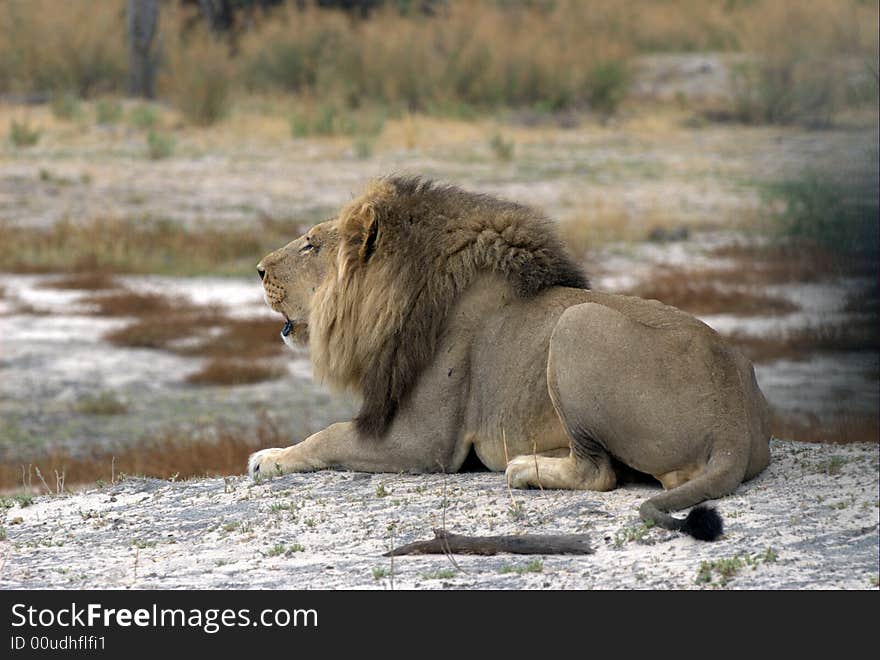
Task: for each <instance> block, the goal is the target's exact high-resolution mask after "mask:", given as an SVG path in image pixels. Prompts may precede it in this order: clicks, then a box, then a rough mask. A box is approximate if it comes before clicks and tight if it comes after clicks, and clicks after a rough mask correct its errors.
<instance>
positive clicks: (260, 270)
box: [257, 266, 266, 280]
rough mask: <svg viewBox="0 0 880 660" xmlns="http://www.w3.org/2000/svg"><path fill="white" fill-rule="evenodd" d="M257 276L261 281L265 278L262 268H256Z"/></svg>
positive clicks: (264, 271) (264, 270)
mask: <svg viewBox="0 0 880 660" xmlns="http://www.w3.org/2000/svg"><path fill="white" fill-rule="evenodd" d="M257 274H258V275H259V276H260V279H261V280H262V279H263V278H264V277H266V269H265V268H263V267H262V266H257Z"/></svg>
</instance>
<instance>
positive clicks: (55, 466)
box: [0, 412, 291, 490]
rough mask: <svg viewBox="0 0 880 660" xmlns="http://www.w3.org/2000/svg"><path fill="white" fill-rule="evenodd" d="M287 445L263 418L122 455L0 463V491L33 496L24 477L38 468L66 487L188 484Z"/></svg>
mask: <svg viewBox="0 0 880 660" xmlns="http://www.w3.org/2000/svg"><path fill="white" fill-rule="evenodd" d="M290 442H291V438H290V437H288V436H287V435H286V434H285V433H283V432H282V431H281V430H280V429H279V428H278V426H277V425H276V424H275V422H274V421H273V420H272V419H271V417H269V415H268V414H266V413H265V412H264V413H261V414H260V415H259V417H258V420H257V423H256V425H255V426H252V427H246V426H243V425H240V424H234V423H218V424H215V425H212V426H209V427H206V428H202V429H199V430H197V431H185V430H182V429H177V428H174V429H168V430H166V431H163V432H161V433H159V434H157V435H156V436H154V437H148V438H143V439H142V440H141V441H140V442H138V443H137V444H136V445H133V446H130V447H125V448H122V449H116V450H109V449H94V450H92V452H91V453H89V454H85V455H82V454H79V453H76V454H74V453H71V452H70V451H68V450H64V449H56V450H52V451H49V452H47V453H46V454H44V455H41V456H38V457H36V458H35V459H34V460H33V461H30V462H28V463H21V462H20V461H16V460H14V459H11V458H10V459H6V461H5V462H3V463H0V489H3V490H9V489H15V488H21V487H24V488H26V489H28V490H32V489H33V486H34V483H32V478H31V479H28V476H27V475H28V474H31V475H33V473H34V468H39V470H40V472H41V473H42V474H44V475H50V474H51V475H54V474H55V471H57V472H58V473H59V474H62V473H63V474H64V475H65V483H66V484H68V485H69V486H70V485H84V484H92V483H95V482H96V481H98V480H101V481H104V482H107V483H110V482H111V479H113V478H116V479H119V478H120V476H121V475H146V476H150V477H158V478H161V479H168V478H179V479H186V478H190V477H203V476H223V475H231V474H243V473H244V470H245V465H246V464H247V458H248V456H249V455H250V454H251V453H252V452H254V451H257V450H258V449H262V448H264V447H279V446H286V445H289V444H290ZM22 468H24V472H25V479H24V481H25V483H24V484H23V483H22Z"/></svg>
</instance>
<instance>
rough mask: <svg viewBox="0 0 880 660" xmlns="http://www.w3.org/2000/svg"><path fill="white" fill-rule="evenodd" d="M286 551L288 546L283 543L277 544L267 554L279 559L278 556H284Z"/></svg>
mask: <svg viewBox="0 0 880 660" xmlns="http://www.w3.org/2000/svg"><path fill="white" fill-rule="evenodd" d="M286 551H287V546H285V545H284V544H283V543H276V544H275V545H273V546H272V547H271V548H269V551H268V552H267V553H266V554H267V555H269V556H270V557H277V556H278V555H282V554H284V553H285V552H286Z"/></svg>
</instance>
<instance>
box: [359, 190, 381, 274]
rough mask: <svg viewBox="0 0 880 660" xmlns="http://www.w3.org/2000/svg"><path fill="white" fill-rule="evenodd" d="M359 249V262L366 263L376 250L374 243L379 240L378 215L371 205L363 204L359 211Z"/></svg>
mask: <svg viewBox="0 0 880 660" xmlns="http://www.w3.org/2000/svg"><path fill="white" fill-rule="evenodd" d="M361 221H362V222H363V224H362V230H361V237H362V238H361V247H360V250H359V251H358V254H359V255H360V258H361V262H363V263H367V262H368V261H369V260H370V257H371V256H372V255H373V251H374V250H375V249H376V241H377V240H378V238H379V214H378V213H376V209H375V208H374V207H373V205H372V204H365V205H364V208H363V209H362V211H361Z"/></svg>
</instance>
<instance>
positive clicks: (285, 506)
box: [269, 502, 296, 513]
mask: <svg viewBox="0 0 880 660" xmlns="http://www.w3.org/2000/svg"><path fill="white" fill-rule="evenodd" d="M269 511H270V512H271V513H281V512H282V511H290V512H291V513H296V503H295V502H273V503H272V504H271V505H270V506H269Z"/></svg>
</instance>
